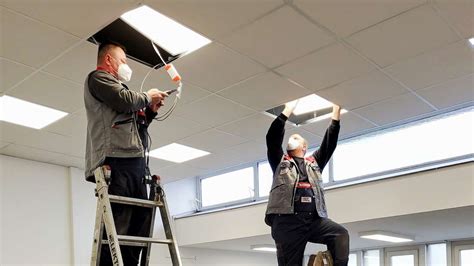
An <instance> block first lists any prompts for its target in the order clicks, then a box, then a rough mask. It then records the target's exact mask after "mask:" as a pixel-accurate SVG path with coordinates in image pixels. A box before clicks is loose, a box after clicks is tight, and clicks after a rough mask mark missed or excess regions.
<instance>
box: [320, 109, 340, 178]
mask: <svg viewBox="0 0 474 266" xmlns="http://www.w3.org/2000/svg"><path fill="white" fill-rule="evenodd" d="M340 117H341V107H340V106H338V105H334V106H333V108H332V120H331V124H330V125H329V127H328V129H327V130H326V133H325V134H324V138H323V141H322V142H321V146H320V147H319V149H318V150H317V151H315V152H314V153H313V156H314V158H315V159H316V162H317V163H318V166H319V168H320V169H321V171H322V170H323V169H324V167H325V166H326V164H327V163H328V162H329V160H330V159H331V156H332V154H333V153H334V150H335V149H336V146H337V140H338V137H339V130H340V123H339V120H340Z"/></svg>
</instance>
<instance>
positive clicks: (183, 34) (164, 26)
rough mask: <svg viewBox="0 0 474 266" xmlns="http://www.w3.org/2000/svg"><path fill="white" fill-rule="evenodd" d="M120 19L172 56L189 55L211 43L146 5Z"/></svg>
mask: <svg viewBox="0 0 474 266" xmlns="http://www.w3.org/2000/svg"><path fill="white" fill-rule="evenodd" d="M120 18H121V19H122V20H124V21H125V22H126V23H127V24H129V25H130V26H132V27H133V28H134V29H136V30H137V31H139V32H141V33H142V34H143V35H145V36H146V37H147V38H149V39H150V40H152V41H153V42H155V43H157V44H158V45H159V46H160V47H162V48H163V49H165V50H166V51H168V52H169V53H170V54H172V55H178V54H184V53H191V52H192V51H195V50H197V49H199V48H201V47H203V46H205V45H207V44H209V43H210V42H211V40H209V39H208V38H206V37H204V36H202V35H201V34H199V33H197V32H194V31H193V30H191V29H189V28H187V27H185V26H184V25H182V24H180V23H178V22H176V21H174V20H172V19H171V18H169V17H167V16H165V15H163V14H161V13H159V12H157V11H156V10H154V9H152V8H150V7H148V6H146V5H143V6H141V7H138V8H136V9H133V10H131V11H128V12H126V13H125V14H123V15H122V16H121V17H120Z"/></svg>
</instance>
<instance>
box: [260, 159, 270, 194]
mask: <svg viewBox="0 0 474 266" xmlns="http://www.w3.org/2000/svg"><path fill="white" fill-rule="evenodd" d="M272 182H273V173H272V168H271V167H270V164H269V163H268V162H261V163H259V164H258V195H259V196H260V197H268V194H270V189H271V188H272Z"/></svg>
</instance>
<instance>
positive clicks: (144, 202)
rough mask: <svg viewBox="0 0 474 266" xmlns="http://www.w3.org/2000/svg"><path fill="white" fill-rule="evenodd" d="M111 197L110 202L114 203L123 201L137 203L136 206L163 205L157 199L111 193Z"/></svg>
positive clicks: (151, 206)
mask: <svg viewBox="0 0 474 266" xmlns="http://www.w3.org/2000/svg"><path fill="white" fill-rule="evenodd" d="M109 199H110V202H113V203H122V204H128V205H135V206H140V207H147V208H154V207H161V206H163V203H161V202H157V201H152V200H143V199H136V198H130V197H122V196H115V195H109Z"/></svg>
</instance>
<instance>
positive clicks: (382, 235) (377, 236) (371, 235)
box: [359, 231, 414, 243]
mask: <svg viewBox="0 0 474 266" xmlns="http://www.w3.org/2000/svg"><path fill="white" fill-rule="evenodd" d="M359 236H360V237H361V238H366V239H373V240H379V241H385V242H391V243H403V242H411V241H414V238H413V237H409V236H405V235H401V234H397V233H392V232H385V231H370V232H361V233H359Z"/></svg>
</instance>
